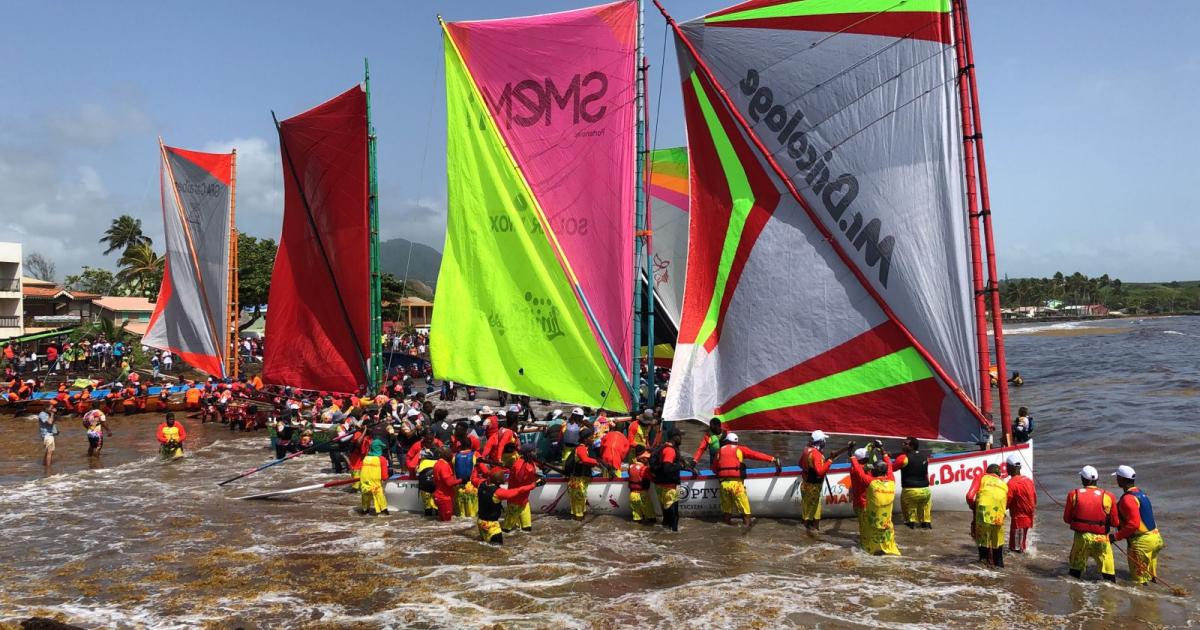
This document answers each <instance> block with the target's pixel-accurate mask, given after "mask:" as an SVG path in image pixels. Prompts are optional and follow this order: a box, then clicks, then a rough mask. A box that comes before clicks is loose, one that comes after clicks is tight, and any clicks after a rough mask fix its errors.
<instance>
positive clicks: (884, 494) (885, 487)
mask: <svg viewBox="0 0 1200 630" xmlns="http://www.w3.org/2000/svg"><path fill="white" fill-rule="evenodd" d="M895 502H896V482H895V481H892V480H891V479H890V478H887V477H880V478H878V479H875V480H873V481H872V482H871V485H869V486H867V519H868V522H869V523H871V526H872V527H874V528H876V529H891V527H892V508H893V506H894V504H895Z"/></svg>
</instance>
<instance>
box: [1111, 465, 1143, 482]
mask: <svg viewBox="0 0 1200 630" xmlns="http://www.w3.org/2000/svg"><path fill="white" fill-rule="evenodd" d="M1112 476H1114V477H1120V478H1122V479H1128V480H1130V481H1133V479H1134V477H1136V476H1137V473H1135V472H1133V469H1132V468H1130V467H1129V466H1117V472H1115V473H1113V474H1112Z"/></svg>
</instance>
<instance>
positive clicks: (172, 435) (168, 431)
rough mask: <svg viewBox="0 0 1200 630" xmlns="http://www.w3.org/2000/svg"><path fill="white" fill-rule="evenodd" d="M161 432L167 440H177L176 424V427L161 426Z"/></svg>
mask: <svg viewBox="0 0 1200 630" xmlns="http://www.w3.org/2000/svg"><path fill="white" fill-rule="evenodd" d="M162 434H163V437H165V438H167V441H168V442H170V441H171V440H174V441H176V442H178V441H179V427H177V426H176V427H163V430H162Z"/></svg>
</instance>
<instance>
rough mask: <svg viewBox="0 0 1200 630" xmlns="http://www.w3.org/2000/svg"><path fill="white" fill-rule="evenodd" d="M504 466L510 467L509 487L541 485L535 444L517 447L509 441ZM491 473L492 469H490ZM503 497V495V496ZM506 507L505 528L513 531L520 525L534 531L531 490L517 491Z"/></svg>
mask: <svg viewBox="0 0 1200 630" xmlns="http://www.w3.org/2000/svg"><path fill="white" fill-rule="evenodd" d="M504 450H505V453H504V467H505V468H507V469H508V487H509V488H510V489H512V488H523V487H528V488H530V490H532V489H533V488H532V486H533V485H534V484H537V485H541V483H539V482H541V480H542V477H541V475H539V474H538V469H537V466H534V464H533V462H532V461H531V460H532V459H533V450H534V448H533V445H532V444H526V445H523V446H521V448H520V449H517V445H516V444H514V443H512V442H509V443H508V446H505V447H504ZM489 474H490V471H489ZM542 483H544V482H542ZM502 498H503V497H502ZM507 501H508V504H507V505H506V506H505V508H504V525H503V530H504V531H506V532H511V531H512V530H514V529H517V528H518V527H519V528H521V529H522V530H523V531H527V532H531V531H533V513H532V511H531V510H530V509H529V492H528V491H526V492H517V493H515V494H512V495H511V496H510V497H509V498H508V499H507Z"/></svg>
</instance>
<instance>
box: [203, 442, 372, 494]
mask: <svg viewBox="0 0 1200 630" xmlns="http://www.w3.org/2000/svg"><path fill="white" fill-rule="evenodd" d="M353 435H354V434H353V433H347V434H346V435H343V436H342V437H339V438H335V439H332V440H330V441H328V442H326V444H333V443H336V442H344V441H346V440H347V439H349V438H350V437H352V436H353ZM318 446H321V445H320V444H317V443H314V444H313V445H312V446H310V447H308V448H306V449H303V450H300V451H296V452H295V453H292V454H291V455H288V456H287V457H283V458H281V459H277V460H275V461H273V462H267V463H265V464H263V465H262V466H259V467H258V468H251V469H250V470H247V471H246V472H244V473H242V474H240V475H238V476H236V477H230V478H229V479H226V480H225V481H222V482H220V483H218V484H217V485H218V486H223V485H225V484H227V483H229V482H231V481H237V480H238V479H241V478H243V477H249V476H250V475H253V474H254V473H256V472H258V471H260V470H266V469H267V468H270V467H271V466H274V465H275V464H282V463H283V462H286V461H287V460H289V459H291V458H293V457H297V456H299V455H303V454H305V453H307V452H309V451H311V450H313V449H314V448H317V447H318Z"/></svg>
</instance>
